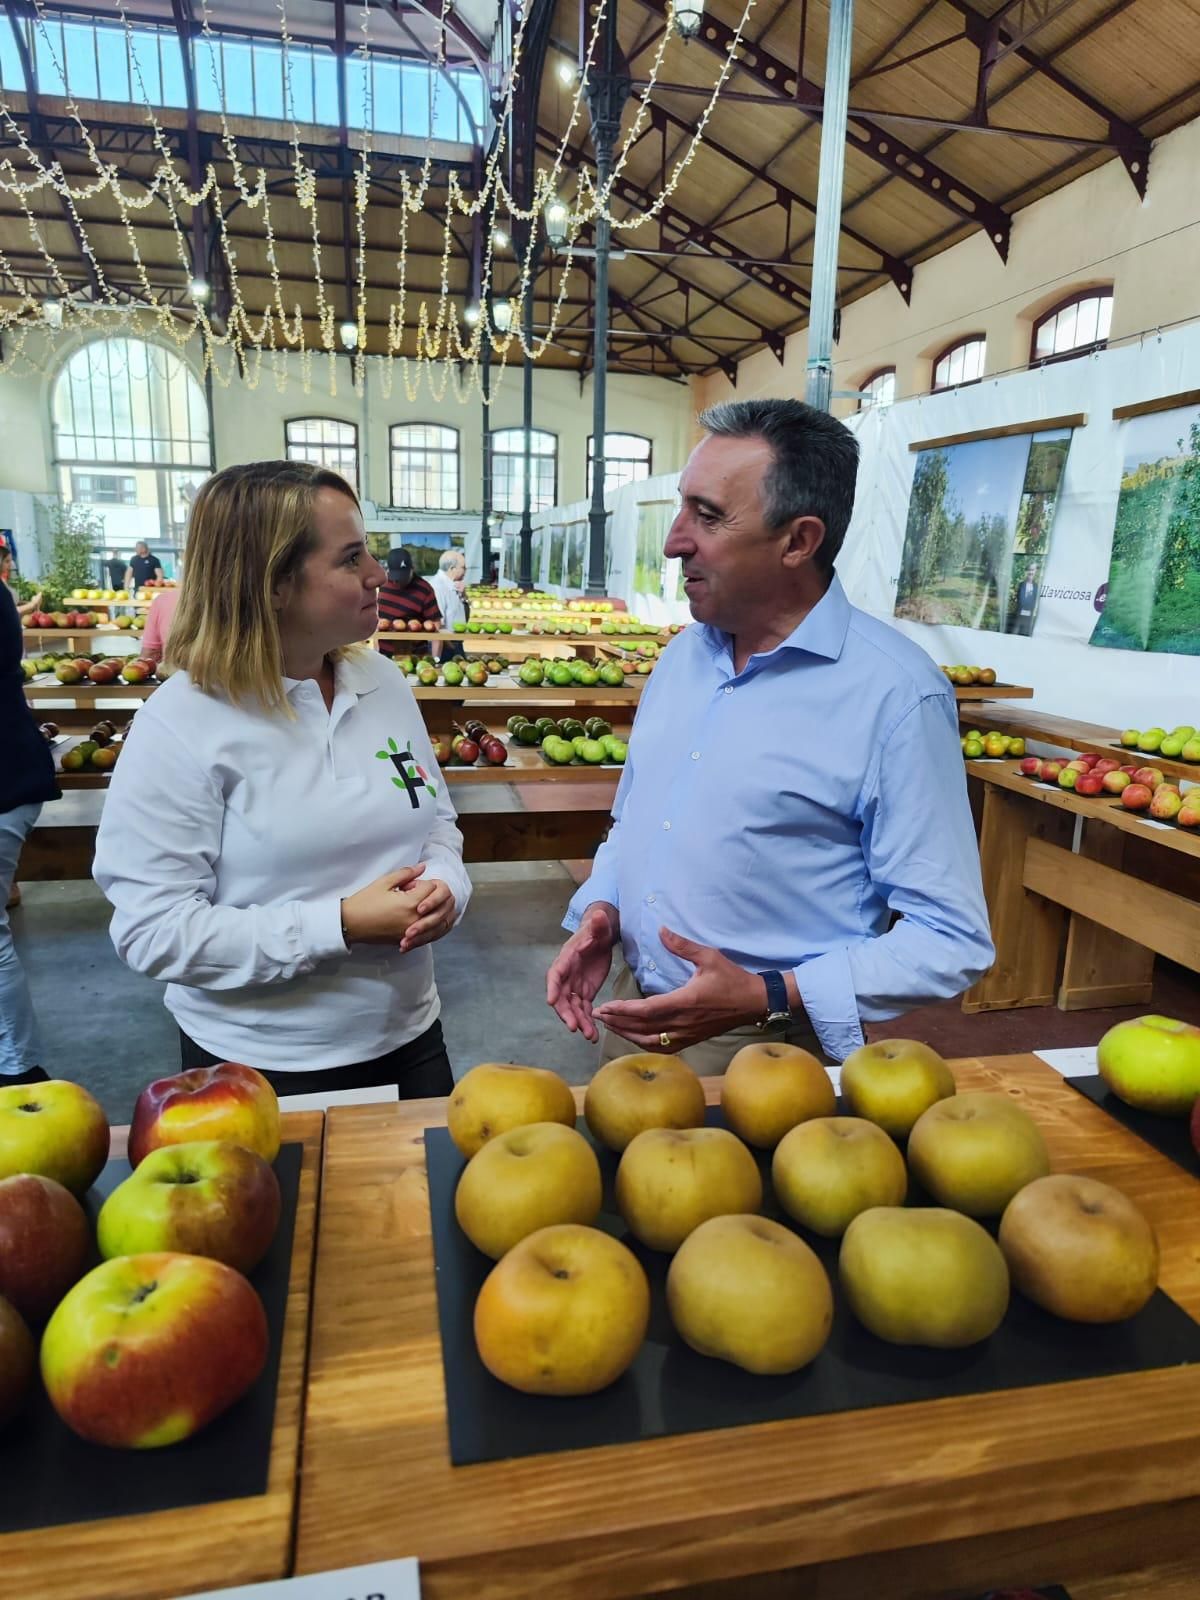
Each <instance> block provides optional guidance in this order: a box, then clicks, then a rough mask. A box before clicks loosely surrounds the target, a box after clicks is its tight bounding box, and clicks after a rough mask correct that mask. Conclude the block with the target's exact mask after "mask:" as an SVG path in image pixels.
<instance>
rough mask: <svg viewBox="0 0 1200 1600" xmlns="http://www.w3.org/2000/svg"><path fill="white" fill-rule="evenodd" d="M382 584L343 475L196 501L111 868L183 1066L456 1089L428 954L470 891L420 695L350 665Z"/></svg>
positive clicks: (278, 474)
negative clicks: (160, 983)
mask: <svg viewBox="0 0 1200 1600" xmlns="http://www.w3.org/2000/svg"><path fill="white" fill-rule="evenodd" d="M383 577H384V574H383V569H382V567H381V566H380V565H379V563H378V562H377V561H376V560H375V559H374V557H373V556H372V555H371V554H370V552H369V551H368V550H367V546H366V540H365V537H364V533H363V522H362V514H361V512H360V510H359V506H358V500H357V498H356V497H355V494H354V491H353V490H352V489H351V488H350V486H349V484H347V483H346V482H345V480H344V479H342V478H340V477H339V476H338V475H337V473H335V472H330V471H328V470H326V469H325V468H323V467H314V466H310V465H308V464H307V463H304V462H292V461H267V462H259V463H256V464H253V465H250V466H242V467H228V468H226V469H225V470H224V471H223V472H218V473H217V474H216V475H215V476H214V477H212V478H210V479H209V480H208V482H207V483H205V485H204V486H203V488H202V489H201V490H200V492H199V493H198V494H197V496H196V500H195V503H194V505H193V508H192V514H191V522H190V526H189V533H188V544H187V568H186V576H185V578H184V583H183V589H182V596H181V599H180V602H179V609H178V610H177V611H176V613H175V617H174V620H173V622H172V626H171V638H170V643H169V646H168V661H169V664H170V665H172V666H174V667H175V668H176V669H178V670H176V672H175V674H174V676H173V677H172V678H171V679H170V681H169V682H168V683H166V684H164V685H163V687H162V688H161V689H158V690H156V691H155V693H154V695H153V696H152V697H151V698H150V699H149V700H148V701H147V702H146V704H145V705H144V706H143V707H142V709H141V710H140V711H139V712H138V714H137V717H136V718H135V719H134V723H133V728H132V731H131V732H130V734H129V736H128V738H127V739H126V741H125V749H124V752H123V753H122V756H121V759H120V761H119V762H118V764H117V766H116V768H115V769H114V772H113V777H112V783H111V787H110V790H109V794H108V799H107V801H106V803H105V807H104V814H103V818H102V820H101V824H100V830H99V834H98V837H97V842H96V862H95V877H96V881H97V883H99V884H100V886H101V888H102V889H103V890H104V892H105V894H106V895H107V896H108V898H109V900H110V901H111V902H112V905H113V908H114V915H113V919H112V938H113V942H114V944H115V945H116V947H117V950H118V952H119V953H120V955H121V956H122V957H123V959H124V960H125V961H126V962H128V963H129V965H130V966H131V967H133V968H134V969H135V970H136V971H138V972H144V973H146V974H147V975H148V976H149V977H152V978H161V979H165V980H166V981H167V985H168V987H167V992H166V1004H167V1007H168V1009H169V1010H170V1011H171V1012H172V1014H173V1015H174V1017H175V1020H176V1021H177V1022H178V1024H179V1027H180V1031H181V1033H182V1034H183V1057H184V1065H185V1066H193V1065H205V1064H208V1063H211V1062H213V1061H216V1060H232V1061H243V1062H247V1063H248V1064H249V1065H251V1066H254V1067H257V1068H259V1070H260V1071H263V1072H265V1073H266V1075H267V1076H268V1077H269V1078H270V1079H271V1080H272V1082H273V1083H274V1084H275V1085H276V1087H278V1088H284V1089H294V1090H300V1089H303V1090H310V1089H316V1090H322V1089H330V1088H353V1087H359V1086H365V1085H370V1084H391V1083H395V1084H396V1085H397V1086H398V1087H399V1091H400V1093H401V1095H402V1096H405V1097H419V1096H424V1095H441V1094H447V1093H448V1092H449V1091H450V1088H451V1087H452V1078H451V1073H450V1064H449V1061H448V1060H447V1058H446V1050H445V1045H444V1044H443V1041H442V1031H441V1024H440V1023H439V1021H438V1015H439V1011H440V1002H439V999H438V993H437V988H436V986H435V984H434V977H433V955H432V952H431V951H430V949H429V946H430V944H431V943H432V942H433V941H434V940H436V939H440V938H442V937H443V936H444V935H445V934H447V933H449V931H450V929H451V928H453V927H454V926H455V925H456V923H457V922H458V920H459V918H460V917H461V916H462V914H463V911H464V910H465V909H466V904H467V900H468V898H469V896H470V892H471V891H470V881H469V879H468V877H467V873H466V870H465V868H464V867H463V863H462V835H461V834H460V833H459V831H458V828H457V827H456V826H455V813H454V808H453V806H452V805H451V804H450V801H449V799H448V798H447V795H446V787H445V782H444V780H443V778H442V776H441V773H440V772H439V771H438V768H437V764H436V762H435V760H434V756H433V749H432V747H431V745H430V742H429V737H428V735H427V734H426V732H425V727H424V724H423V723H422V721H421V715H420V712H419V711H418V709H417V705H416V702H415V700H414V699H413V696H412V691H411V690H410V689H409V688H408V686H407V684H406V683H405V682H404V679H403V677H402V675H401V674H400V673H398V672H397V671H396V669H395V667H394V666H392V665H391V663H390V662H388V661H385V660H384V659H383V658H382V657H381V656H379V655H378V654H376V653H375V652H374V651H372V650H364V649H354V648H352V647H353V646H355V645H356V644H358V643H359V642H360V641H362V640H364V639H369V638H370V637H371V635H372V634H373V633H374V631H375V625H376V619H377V607H376V593H377V591H378V589H379V586H380V584H381V583H382V582H383Z"/></svg>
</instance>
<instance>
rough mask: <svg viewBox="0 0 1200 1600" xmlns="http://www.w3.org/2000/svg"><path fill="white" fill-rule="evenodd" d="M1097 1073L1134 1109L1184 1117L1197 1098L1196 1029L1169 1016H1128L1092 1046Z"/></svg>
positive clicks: (1199, 1043) (1199, 1045) (1199, 1050)
mask: <svg viewBox="0 0 1200 1600" xmlns="http://www.w3.org/2000/svg"><path fill="white" fill-rule="evenodd" d="M1096 1064H1097V1066H1098V1067H1099V1069H1100V1076H1101V1077H1102V1078H1103V1079H1104V1081H1105V1083H1107V1084H1108V1086H1109V1088H1110V1089H1111V1090H1112V1092H1113V1093H1114V1094H1115V1095H1116V1096H1117V1098H1118V1099H1120V1100H1124V1101H1125V1102H1126V1104H1128V1105H1131V1106H1136V1107H1137V1109H1138V1110H1139V1111H1157V1112H1159V1113H1160V1114H1161V1115H1163V1116H1167V1117H1184V1116H1187V1115H1188V1114H1189V1113H1190V1111H1191V1109H1192V1107H1193V1106H1194V1105H1195V1103H1196V1101H1197V1100H1200V1028H1196V1027H1193V1026H1192V1025H1191V1024H1190V1023H1187V1022H1177V1021H1175V1020H1174V1019H1173V1018H1172V1017H1158V1016H1147V1017H1134V1018H1133V1019H1132V1020H1130V1021H1129V1022H1118V1023H1117V1025H1116V1027H1115V1028H1110V1029H1109V1030H1108V1032H1107V1033H1106V1034H1105V1035H1104V1037H1103V1038H1102V1039H1101V1041H1100V1043H1099V1045H1098V1046H1097V1047H1096Z"/></svg>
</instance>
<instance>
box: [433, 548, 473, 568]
mask: <svg viewBox="0 0 1200 1600" xmlns="http://www.w3.org/2000/svg"><path fill="white" fill-rule="evenodd" d="M466 565H467V558H466V556H464V555H463V553H462V551H461V550H443V551H442V553H441V555H440V556H439V557H438V571H439V572H449V571H450V568H451V567H463V568H465V567H466Z"/></svg>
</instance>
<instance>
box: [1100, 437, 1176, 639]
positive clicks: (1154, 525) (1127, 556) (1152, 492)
mask: <svg viewBox="0 0 1200 1600" xmlns="http://www.w3.org/2000/svg"><path fill="white" fill-rule="evenodd" d="M1122 435H1123V443H1124V472H1123V476H1122V478H1121V494H1120V497H1119V499H1118V500H1117V517H1116V522H1115V524H1114V527H1113V542H1112V556H1111V558H1110V563H1109V570H1108V592H1107V595H1106V597H1105V601H1104V610H1103V612H1102V613H1101V615H1100V620H1099V621H1098V622H1097V623H1096V626H1095V628H1094V629H1093V630H1092V637H1091V641H1090V642H1091V643H1092V644H1095V645H1102V646H1104V647H1105V648H1107V649H1109V650H1163V651H1171V652H1173V653H1174V654H1176V655H1184V656H1196V655H1200V406H1186V407H1180V408H1179V409H1177V410H1175V411H1160V412H1158V413H1156V414H1155V415H1152V416H1148V417H1132V418H1130V420H1129V421H1128V422H1125V423H1123V424H1122Z"/></svg>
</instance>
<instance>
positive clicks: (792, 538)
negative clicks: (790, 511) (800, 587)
mask: <svg viewBox="0 0 1200 1600" xmlns="http://www.w3.org/2000/svg"><path fill="white" fill-rule="evenodd" d="M824 543H825V524H824V523H823V522H822V521H821V519H820V517H795V518H794V519H793V520H792V522H791V523H790V524H789V526H788V534H787V543H786V544H785V545H784V547H783V565H784V566H785V567H787V568H789V569H790V570H793V571H794V570H795V569H796V568H797V567H801V566H803V565H804V563H805V562H806V561H811V560H812V559H813V557H814V556H815V555H816V553H817V551H818V550H819V549H820V548H821V546H822V545H823V544H824Z"/></svg>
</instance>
